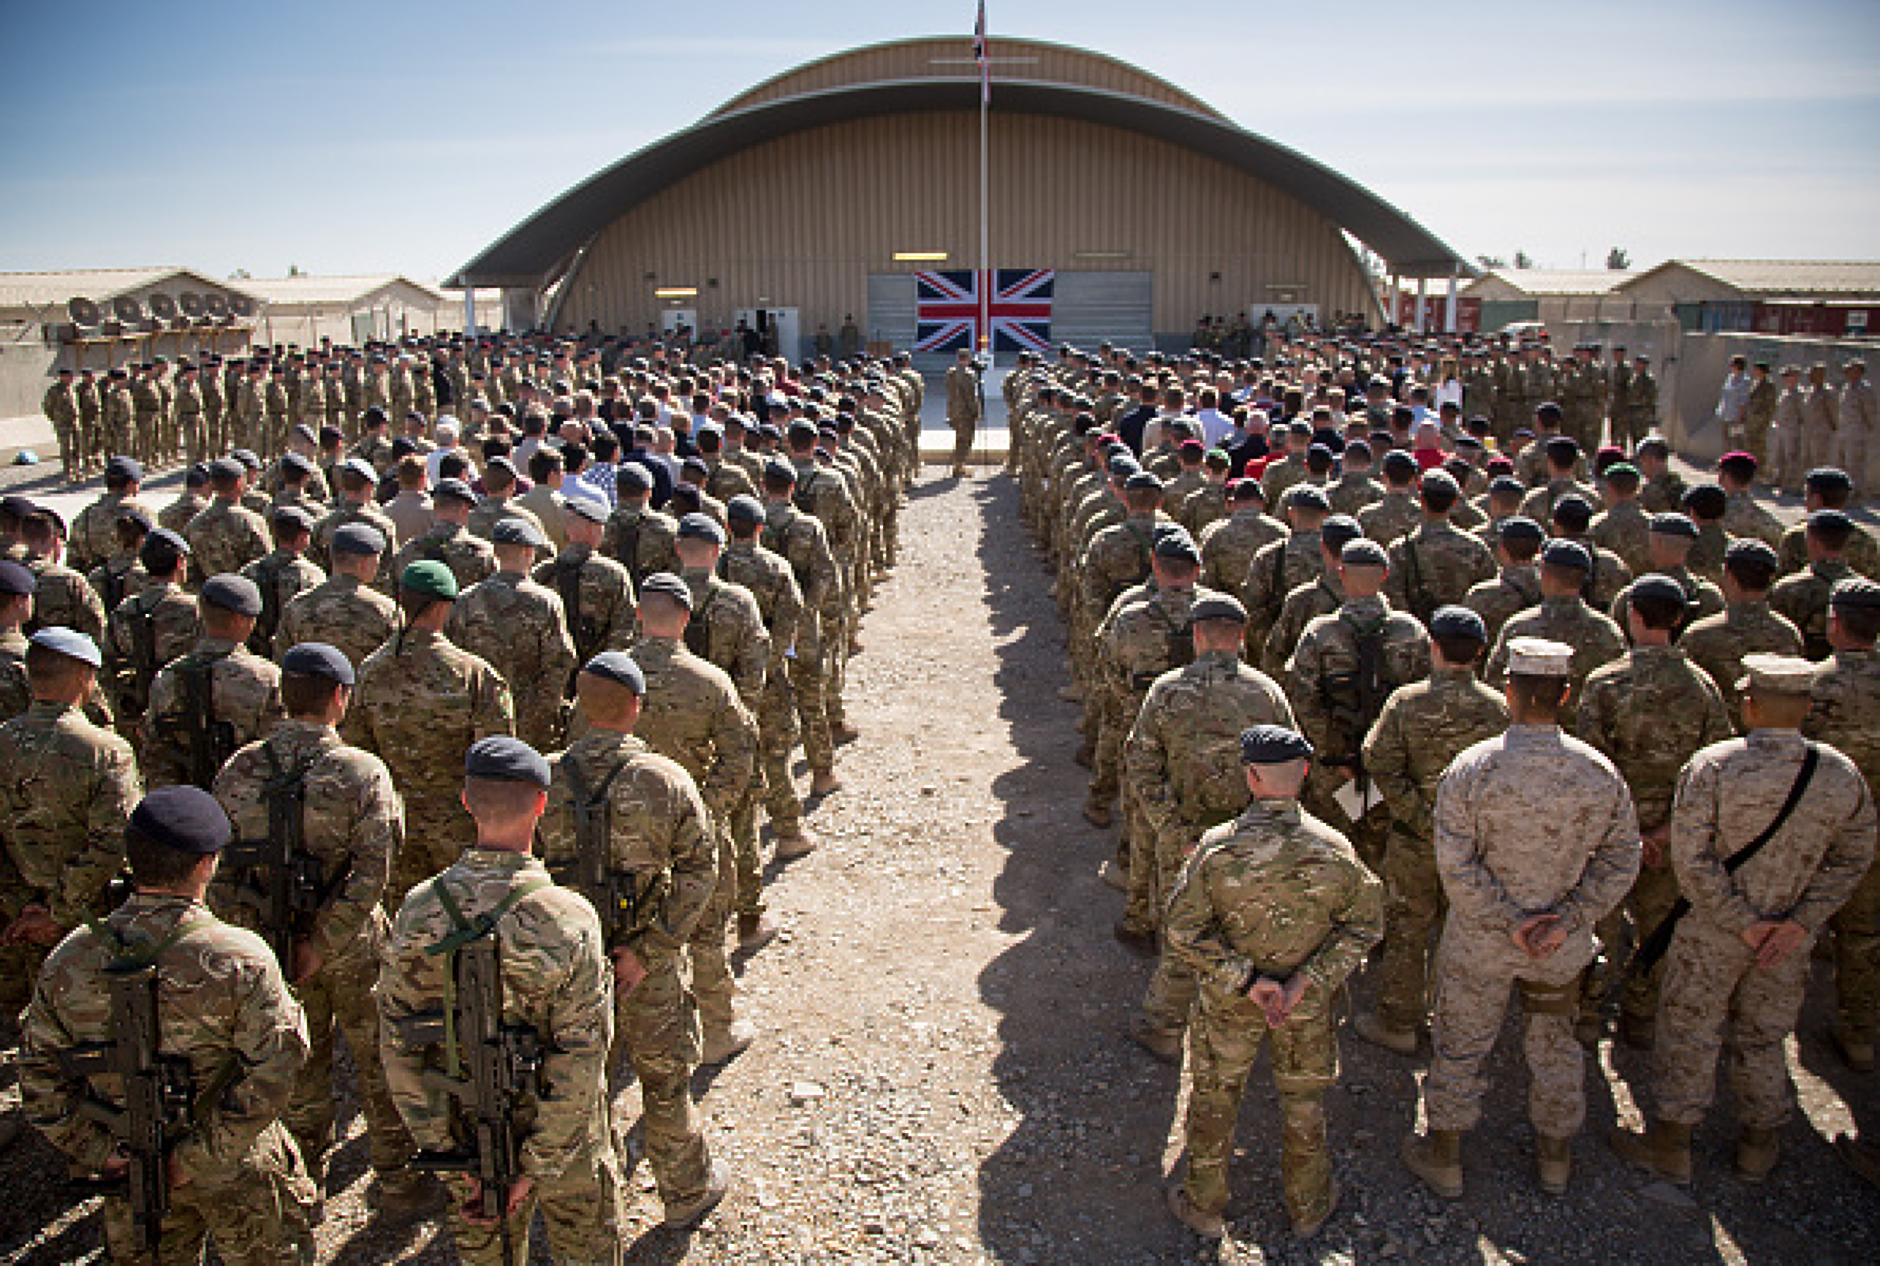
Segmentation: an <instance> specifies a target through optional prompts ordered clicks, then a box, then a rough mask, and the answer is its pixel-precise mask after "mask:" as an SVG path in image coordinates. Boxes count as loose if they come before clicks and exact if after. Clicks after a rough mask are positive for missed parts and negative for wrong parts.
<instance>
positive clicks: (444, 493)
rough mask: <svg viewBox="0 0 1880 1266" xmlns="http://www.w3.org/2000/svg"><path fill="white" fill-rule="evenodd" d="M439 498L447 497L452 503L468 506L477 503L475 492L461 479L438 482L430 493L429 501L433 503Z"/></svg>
mask: <svg viewBox="0 0 1880 1266" xmlns="http://www.w3.org/2000/svg"><path fill="white" fill-rule="evenodd" d="M439 497H449V498H451V499H452V500H453V501H461V502H463V503H464V504H465V505H468V506H473V505H475V504H476V503H477V494H476V492H475V491H474V490H473V489H472V488H471V487H470V485H469V484H467V483H465V482H464V481H463V480H461V479H440V480H438V481H437V487H436V488H434V489H433V490H432V492H431V499H432V500H433V501H435V500H437V499H438V498H439Z"/></svg>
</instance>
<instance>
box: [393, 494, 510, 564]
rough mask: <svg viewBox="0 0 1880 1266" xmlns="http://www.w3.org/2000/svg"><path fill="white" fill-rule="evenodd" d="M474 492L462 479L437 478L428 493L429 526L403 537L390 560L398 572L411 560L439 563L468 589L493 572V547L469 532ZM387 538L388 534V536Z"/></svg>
mask: <svg viewBox="0 0 1880 1266" xmlns="http://www.w3.org/2000/svg"><path fill="white" fill-rule="evenodd" d="M476 500H477V495H476V493H474V492H472V491H471V490H470V485H469V484H466V483H465V482H464V481H463V480H461V479H440V480H439V481H438V484H437V488H436V490H435V491H434V492H433V493H432V497H431V512H432V514H433V515H434V516H435V518H434V520H433V522H432V524H431V526H430V527H429V528H428V529H427V530H426V531H425V532H424V533H423V534H422V535H420V536H414V537H412V538H411V539H410V540H409V541H406V542H405V544H404V548H402V549H400V550H399V551H398V557H397V559H396V560H395V561H394V562H393V566H394V567H395V568H397V573H396V574H397V575H400V576H402V575H404V574H405V569H406V568H408V567H410V566H411V565H412V564H413V563H418V562H433V563H442V564H443V565H444V566H445V567H446V568H448V569H449V571H450V573H451V575H452V576H453V577H455V578H456V581H457V587H458V588H459V589H468V588H470V587H471V586H472V585H475V584H480V583H482V582H483V581H485V580H487V579H489V578H490V577H491V576H494V575H495V574H496V550H495V547H493V546H492V545H491V544H490V543H489V542H488V541H486V540H484V539H483V538H482V537H480V536H474V535H472V534H471V532H470V528H469V522H470V509H471V507H472V506H474V505H475V504H476ZM388 539H389V538H388Z"/></svg>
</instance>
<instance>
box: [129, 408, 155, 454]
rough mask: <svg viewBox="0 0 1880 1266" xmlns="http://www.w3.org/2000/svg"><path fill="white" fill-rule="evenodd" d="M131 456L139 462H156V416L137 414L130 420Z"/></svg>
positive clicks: (152, 414)
mask: <svg viewBox="0 0 1880 1266" xmlns="http://www.w3.org/2000/svg"><path fill="white" fill-rule="evenodd" d="M130 440H131V456H132V457H135V458H136V459H137V460H138V461H140V462H147V463H150V464H153V465H154V464H155V463H156V460H157V415H156V414H154V413H143V412H139V413H137V414H135V415H134V416H133V417H132V419H131V435H130Z"/></svg>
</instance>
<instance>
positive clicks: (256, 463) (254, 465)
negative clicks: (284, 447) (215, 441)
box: [228, 448, 261, 470]
mask: <svg viewBox="0 0 1880 1266" xmlns="http://www.w3.org/2000/svg"><path fill="white" fill-rule="evenodd" d="M228 455H229V456H230V457H233V458H234V459H235V460H236V461H238V462H240V463H241V464H242V468H243V469H244V470H260V469H261V459H260V458H259V457H256V456H255V450H254V449H252V448H232V449H230V450H229V454H228Z"/></svg>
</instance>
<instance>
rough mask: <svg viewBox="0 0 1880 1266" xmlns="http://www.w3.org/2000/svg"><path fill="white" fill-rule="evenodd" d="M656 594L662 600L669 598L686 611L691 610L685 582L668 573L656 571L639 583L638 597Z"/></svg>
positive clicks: (689, 591)
mask: <svg viewBox="0 0 1880 1266" xmlns="http://www.w3.org/2000/svg"><path fill="white" fill-rule="evenodd" d="M651 594H658V595H659V596H661V597H662V598H671V599H672V600H673V601H674V602H676V603H678V604H679V605H680V606H682V607H684V608H685V609H686V610H687V611H690V610H691V609H692V591H691V590H690V589H688V588H686V584H685V581H683V580H680V579H679V578H678V577H677V576H675V575H673V574H672V573H671V572H669V571H656V572H654V573H653V574H652V575H650V576H648V577H647V578H646V579H645V580H643V581H641V582H640V597H642V598H645V597H647V596H649V595H651Z"/></svg>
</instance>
